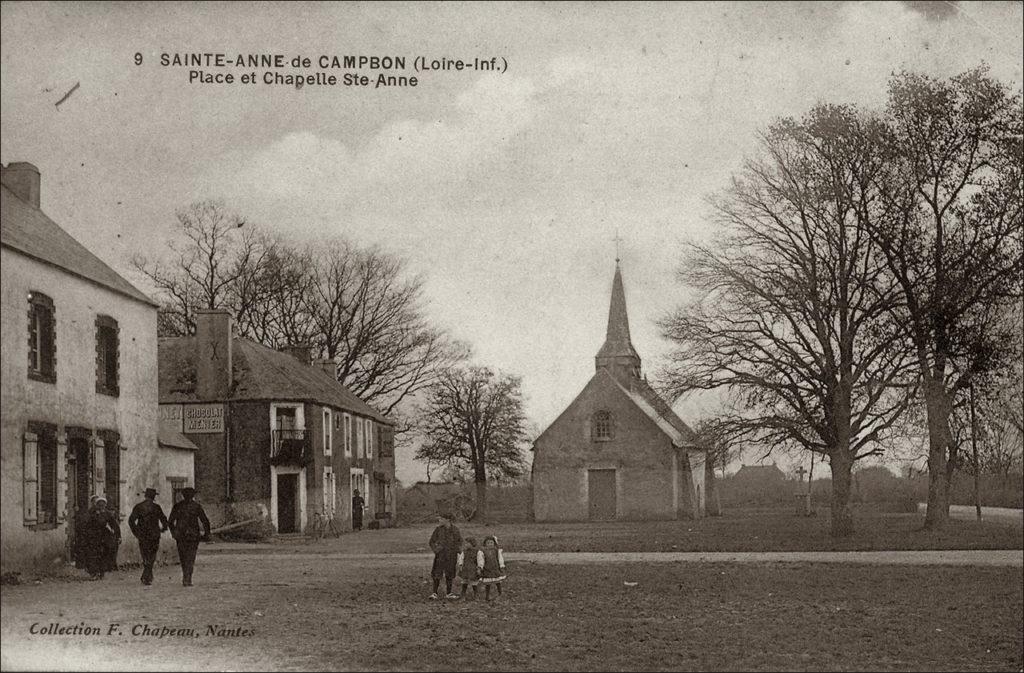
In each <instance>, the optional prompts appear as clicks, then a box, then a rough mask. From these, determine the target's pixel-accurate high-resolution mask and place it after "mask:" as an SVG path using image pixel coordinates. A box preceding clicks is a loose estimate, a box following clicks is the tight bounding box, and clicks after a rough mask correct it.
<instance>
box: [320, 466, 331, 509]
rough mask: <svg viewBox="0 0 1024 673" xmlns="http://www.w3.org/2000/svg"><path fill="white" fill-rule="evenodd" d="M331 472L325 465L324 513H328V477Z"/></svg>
mask: <svg viewBox="0 0 1024 673" xmlns="http://www.w3.org/2000/svg"><path fill="white" fill-rule="evenodd" d="M329 474H330V471H329V470H328V469H327V468H326V467H325V468H324V478H323V480H322V482H321V483H322V484H323V492H324V494H323V495H324V497H323V500H324V503H323V511H324V514H327V477H328V475H329Z"/></svg>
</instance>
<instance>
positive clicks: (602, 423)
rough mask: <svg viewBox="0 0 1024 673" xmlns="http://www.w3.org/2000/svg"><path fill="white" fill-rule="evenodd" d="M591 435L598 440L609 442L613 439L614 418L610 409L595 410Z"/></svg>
mask: <svg viewBox="0 0 1024 673" xmlns="http://www.w3.org/2000/svg"><path fill="white" fill-rule="evenodd" d="M593 423H594V426H593V436H594V440H595V441H598V442H609V441H611V440H613V439H615V419H614V418H613V416H612V412H610V411H597V412H595V413H594V419H593Z"/></svg>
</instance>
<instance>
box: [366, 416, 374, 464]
mask: <svg viewBox="0 0 1024 673" xmlns="http://www.w3.org/2000/svg"><path fill="white" fill-rule="evenodd" d="M366 457H367V458H373V421H371V420H369V419H367V420H366Z"/></svg>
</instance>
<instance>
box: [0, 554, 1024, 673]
mask: <svg viewBox="0 0 1024 673" xmlns="http://www.w3.org/2000/svg"><path fill="white" fill-rule="evenodd" d="M209 550H210V547H205V546H204V547H203V548H202V549H201V551H200V558H199V563H198V566H197V571H196V586H194V587H192V588H183V587H182V586H181V584H180V575H179V569H178V568H177V567H176V566H163V567H161V568H159V569H158V572H157V579H156V583H155V584H154V585H153V586H151V587H143V586H141V585H140V584H139V582H138V577H137V571H135V570H132V571H122V572H119V573H115V574H113V575H110V576H108V577H107V578H106V579H104V580H102V581H100V582H87V581H52V580H51V581H46V582H43V583H41V584H34V583H29V584H23V585H19V586H4V587H2V591H0V599H2V606H3V611H2V613H3V616H2V620H0V621H2V629H0V633H2V639H3V648H2V664H3V665H2V668H3V669H4V670H16V669H25V668H32V669H36V670H44V669H47V670H48V669H52V668H60V669H94V670H95V669H107V670H256V669H268V668H269V669H281V670H330V669H334V670H395V669H411V670H466V671H468V670H500V669H517V670H627V669H650V670H656V669H657V670H780V669H792V670H858V669H859V670H865V669H886V670H1020V669H1021V666H1022V652H1021V647H1022V645H1021V642H1022V638H1024V631H1022V624H1024V621H1022V620H1024V583H1022V578H1021V574H1020V569H1019V568H991V567H944V566H930V567H929V566H868V565H824V564H812V563H773V564H765V565H753V564H734V563H657V564H654V563H605V564H588V565H577V566H569V565H558V564H544V563H522V562H518V563H517V562H510V564H509V565H510V579H509V581H508V582H507V584H506V587H505V592H504V594H503V595H502V596H501V598H500V599H498V600H496V601H494V602H491V603H487V602H485V601H481V600H478V601H452V602H447V601H441V602H434V601H430V600H428V599H427V594H429V591H430V586H429V580H428V578H427V571H428V569H429V568H428V567H427V565H426V564H425V563H421V562H419V561H418V560H417V559H409V558H406V557H399V556H395V557H392V558H388V557H386V556H385V557H375V558H360V557H359V556H351V555H334V554H328V553H316V552H314V553H303V554H273V553H263V552H261V551H259V550H254V552H251V553H220V554H218V553H208V552H209ZM322 551H323V552H326V546H325V547H323V548H322ZM627 582H628V583H629V584H627ZM634 583H635V584H634ZM54 623H57V624H60V625H62V626H64V627H69V626H74V625H84V626H87V627H90V628H94V629H97V630H98V631H99V634H98V635H92V636H86V635H63V636H61V635H45V634H38V633H37V634H33V633H32V632H33V631H37V632H38V631H39V630H40V629H41V628H46V625H49V624H54ZM33 625H36V626H33ZM210 626H213V627H214V631H215V632H216V631H217V629H225V631H222V632H220V633H219V634H217V633H214V634H210V633H209V627H210ZM146 628H148V629H149V630H151V631H154V632H155V633H157V634H160V633H164V635H163V636H162V637H161V636H159V635H142V633H143V632H144V631H145V629H146ZM162 629H179V630H181V629H193V630H194V632H192V633H186V634H185V635H184V636H179V635H170V634H167V633H166V631H162ZM133 631H134V634H133ZM229 634H231V635H229Z"/></svg>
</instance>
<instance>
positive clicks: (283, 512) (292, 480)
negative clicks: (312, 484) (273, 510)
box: [277, 474, 299, 533]
mask: <svg viewBox="0 0 1024 673" xmlns="http://www.w3.org/2000/svg"><path fill="white" fill-rule="evenodd" d="M298 481H299V480H298V475H295V474H279V475H277V532H278V533H294V532H295V514H296V512H297V511H298V508H297V506H296V500H297V499H298Z"/></svg>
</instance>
